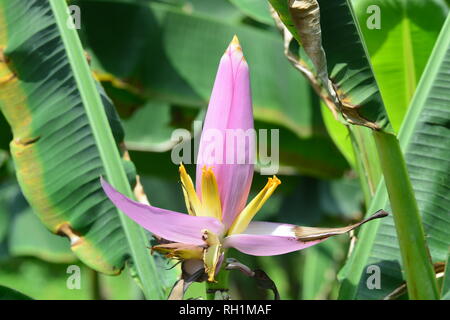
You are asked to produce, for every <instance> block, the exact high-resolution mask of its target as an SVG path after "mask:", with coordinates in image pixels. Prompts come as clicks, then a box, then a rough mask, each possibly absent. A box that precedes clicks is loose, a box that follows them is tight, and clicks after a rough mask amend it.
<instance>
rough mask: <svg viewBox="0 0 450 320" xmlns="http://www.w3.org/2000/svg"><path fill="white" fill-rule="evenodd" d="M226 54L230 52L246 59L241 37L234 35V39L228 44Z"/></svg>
mask: <svg viewBox="0 0 450 320" xmlns="http://www.w3.org/2000/svg"><path fill="white" fill-rule="evenodd" d="M225 54H228V55H230V56H233V57H236V58H240V59H244V54H243V52H242V48H241V44H240V43H239V39H238V37H237V36H236V35H234V36H233V39H232V40H231V42H230V44H229V45H228V48H227V50H226V51H225Z"/></svg>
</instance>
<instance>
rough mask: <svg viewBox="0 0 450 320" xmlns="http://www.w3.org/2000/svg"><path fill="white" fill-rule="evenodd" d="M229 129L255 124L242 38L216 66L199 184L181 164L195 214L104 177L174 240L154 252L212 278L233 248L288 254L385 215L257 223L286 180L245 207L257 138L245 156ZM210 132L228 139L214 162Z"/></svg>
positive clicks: (152, 227)
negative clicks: (197, 266)
mask: <svg viewBox="0 0 450 320" xmlns="http://www.w3.org/2000/svg"><path fill="white" fill-rule="evenodd" d="M231 129H233V130H238V131H241V132H242V131H243V132H245V131H247V130H249V129H250V130H252V129H253V111H252V99H251V92H250V79H249V70H248V65H247V62H246V61H245V59H244V56H243V53H242V49H241V47H240V44H239V41H238V39H237V37H236V36H235V37H234V38H233V40H232V41H231V43H230V45H229V46H228V48H227V50H226V51H225V54H224V55H223V57H222V59H221V61H220V64H219V69H218V71H217V75H216V79H215V83H214V88H213V91H212V95H211V99H210V102H209V106H208V111H207V114H206V118H205V123H204V127H203V131H202V136H201V139H200V147H199V157H198V163H197V176H196V188H195V187H194V184H193V182H192V180H191V178H190V176H189V175H188V174H187V172H186V170H185V168H184V166H183V164H180V167H179V171H180V177H181V183H182V187H183V193H184V196H185V201H186V207H187V211H188V213H189V214H183V213H178V212H174V211H170V210H165V209H161V208H156V207H153V206H149V205H145V204H142V203H139V202H136V201H133V200H131V199H129V198H127V197H126V196H124V195H122V194H121V193H119V192H118V191H116V190H115V189H114V188H113V187H112V186H110V185H109V184H108V183H107V182H106V181H104V180H103V179H102V180H101V183H102V186H103V189H104V191H105V193H106V195H107V196H108V197H109V199H110V200H111V201H112V202H113V203H114V204H115V206H116V207H117V208H119V209H120V210H121V211H122V212H124V213H125V214H126V215H128V216H129V217H130V218H131V219H133V220H134V221H136V222H137V223H138V224H140V225H141V226H142V227H144V228H145V229H147V230H149V231H150V232H152V233H153V234H155V235H158V236H159V237H161V238H163V239H165V240H168V241H170V242H171V243H168V244H163V245H158V246H154V247H153V249H155V250H157V251H160V252H163V253H166V254H167V256H168V257H171V258H176V259H181V260H199V261H202V260H203V267H204V271H205V273H206V274H207V275H208V281H214V276H215V274H216V273H217V271H218V269H219V268H220V264H221V261H222V260H223V252H224V251H225V250H226V249H227V248H230V247H232V248H235V249H237V250H239V251H241V252H243V253H246V254H249V255H255V256H271V255H279V254H284V253H288V252H292V251H296V250H301V249H305V248H307V247H310V246H313V245H315V244H318V243H320V242H322V241H324V240H326V239H327V238H329V237H330V236H334V235H338V234H343V233H345V232H348V231H350V230H352V229H354V228H356V227H358V226H360V225H361V224H362V223H365V222H367V221H369V220H372V219H375V218H379V217H382V216H385V215H386V213H385V212H384V211H379V212H377V213H376V214H374V215H372V216H371V217H370V218H368V219H366V220H363V221H361V222H359V223H356V224H354V225H350V226H347V227H343V228H310V227H301V226H296V225H292V224H282V223H273V222H260V221H253V222H252V221H251V220H252V219H253V217H254V216H255V215H256V213H257V212H258V210H259V209H260V208H261V207H262V205H263V204H264V203H265V202H266V201H267V199H268V198H269V197H270V196H271V195H272V193H273V192H274V191H275V189H276V188H277V187H278V185H280V183H281V182H280V180H279V179H278V178H277V177H276V176H273V177H272V178H269V179H268V181H267V184H266V185H265V186H264V188H263V189H262V190H261V192H259V193H258V194H257V195H256V197H255V198H254V199H253V200H252V201H250V202H249V203H248V204H247V198H248V195H249V191H250V186H251V182H252V178H253V172H254V168H253V167H254V165H253V162H254V161H253V160H254V156H255V150H254V141H253V139H254V136H251V135H249V136H248V139H247V140H248V141H247V142H248V143H246V144H245V147H244V148H242V149H241V151H242V150H243V154H238V153H237V152H236V151H237V147H238V144H237V143H234V142H235V141H232V139H231V138H229V136H227V135H226V131H229V130H231ZM211 131H212V132H216V133H217V132H218V133H220V134H222V136H223V137H224V139H223V143H222V145H221V146H219V147H220V150H219V151H222V152H217V153H218V154H222V159H221V158H220V157H216V158H214V159H213V160H214V161H212V162H211V161H209V160H211V159H210V158H208V157H207V156H208V152H207V151H210V150H211V148H213V149H214V148H215V147H216V146H217V145H214V143H216V142H215V141H212V139H211V137H209V136H208V133H209V132H211ZM214 150H216V151H217V150H218V149H217V148H216V149H214ZM230 152H236V153H237V154H236V155H234V156H233V157H234V159H231V160H232V161H226V159H225V158H226V157H227V156H228V155H230ZM216 156H217V155H216ZM238 158H239V159H240V161H239V159H238ZM236 162H237V163H236ZM209 165H210V166H209Z"/></svg>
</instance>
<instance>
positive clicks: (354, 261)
mask: <svg viewBox="0 0 450 320" xmlns="http://www.w3.org/2000/svg"><path fill="white" fill-rule="evenodd" d="M449 32H450V17H447V20H446V22H445V24H444V26H443V28H442V30H441V33H440V36H439V38H438V40H437V42H436V45H435V47H434V49H433V53H432V55H431V57H430V58H429V62H428V64H427V67H426V68H425V71H424V73H423V76H422V78H421V80H420V82H419V85H418V87H417V90H416V93H415V95H414V97H413V99H412V102H411V105H410V107H409V110H408V113H407V116H406V118H405V120H404V122H403V125H402V127H401V130H400V133H399V140H400V145H401V147H402V149H403V150H404V153H405V158H406V164H407V167H408V171H409V174H410V177H411V181H412V184H413V188H414V192H415V196H416V199H417V203H418V205H419V209H420V212H421V215H422V221H423V225H424V228H425V233H426V238H427V242H428V246H429V250H430V255H431V258H432V259H433V262H443V261H445V260H446V258H447V252H448V247H449V245H450V234H449V232H448V230H449V228H450V216H449V214H448V208H449V207H450V198H449V197H448V194H450V160H449V158H448V154H449V153H450V127H449V125H448V121H449V120H448V119H449V116H450V113H449V112H450V110H449V105H450V99H449V95H448V91H449V90H450V72H449V70H450V68H449V67H450V38H449V37H448V34H449ZM374 208H377V209H379V208H385V209H386V210H387V211H389V205H388V201H387V194H386V191H385V189H384V188H383V185H382V184H380V185H379V188H378V190H377V194H376V195H375V197H374V200H373V202H372V203H371V206H370V208H369V212H370V211H371V210H373V209H374ZM370 265H378V266H379V267H380V270H381V289H379V290H370V289H368V288H367V286H366V281H367V278H368V276H370V274H367V273H366V268H367V267H368V266H370ZM341 280H342V281H343V284H342V287H341V293H340V297H341V298H342V299H353V298H359V299H380V298H383V297H385V296H387V295H388V294H389V293H391V292H392V291H393V290H395V289H396V288H397V287H399V286H400V285H401V284H402V283H403V281H404V280H403V275H402V263H401V258H400V251H399V246H398V241H397V237H396V232H395V228H394V222H393V219H392V217H388V218H386V219H383V220H382V221H379V222H376V223H373V224H371V225H370V226H367V227H364V228H362V229H361V233H360V236H359V241H358V244H357V246H356V248H355V251H354V252H353V255H352V257H351V258H350V259H349V260H348V262H347V264H346V265H345V266H344V268H343V270H342V271H341Z"/></svg>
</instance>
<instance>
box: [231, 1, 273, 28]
mask: <svg viewBox="0 0 450 320" xmlns="http://www.w3.org/2000/svg"><path fill="white" fill-rule="evenodd" d="M229 1H230V2H231V3H232V4H234V5H235V6H236V7H238V8H239V9H240V10H241V11H242V12H244V13H245V14H246V15H248V16H249V17H251V18H252V19H255V20H256V21H258V22H261V23H265V24H268V25H273V19H272V17H271V16H270V11H269V4H268V2H267V1H261V0H229Z"/></svg>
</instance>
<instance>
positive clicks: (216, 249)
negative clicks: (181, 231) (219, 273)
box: [203, 229, 222, 282]
mask: <svg viewBox="0 0 450 320" xmlns="http://www.w3.org/2000/svg"><path fill="white" fill-rule="evenodd" d="M203 240H204V241H205V242H206V244H207V245H208V246H207V248H206V249H205V250H204V251H203V263H204V264H205V272H206V273H207V274H208V281H209V282H215V280H214V276H215V274H216V268H217V264H218V263H219V259H220V255H221V254H222V244H221V243H220V239H219V237H218V236H217V235H216V234H215V233H212V232H211V231H209V230H206V229H205V230H203Z"/></svg>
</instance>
